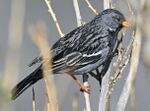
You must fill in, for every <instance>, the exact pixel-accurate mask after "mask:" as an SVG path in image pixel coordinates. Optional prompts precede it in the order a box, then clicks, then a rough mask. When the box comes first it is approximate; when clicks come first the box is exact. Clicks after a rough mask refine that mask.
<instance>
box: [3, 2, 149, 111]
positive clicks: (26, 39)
mask: <svg viewBox="0 0 150 111" xmlns="http://www.w3.org/2000/svg"><path fill="white" fill-rule="evenodd" d="M51 1H52V7H53V9H54V11H55V12H56V14H57V18H58V21H59V23H60V26H61V29H62V31H63V32H64V33H65V34H67V33H69V32H70V31H71V30H73V29H74V28H76V26H77V25H76V17H75V12H74V8H73V2H72V0H51ZM90 1H91V3H92V5H93V6H94V7H95V8H96V9H97V11H98V12H101V11H102V9H103V4H102V2H101V1H102V0H90ZM120 1H121V0H120ZM11 2H13V0H0V15H1V16H0V71H1V72H2V71H3V70H4V68H5V62H6V55H7V50H8V42H7V41H8V26H9V20H10V10H11ZM79 5H80V9H81V16H82V18H83V20H84V21H85V22H88V21H90V20H91V19H92V18H93V17H94V16H95V14H94V13H93V12H92V11H91V10H90V9H89V8H88V7H87V5H86V3H85V2H84V0H79ZM117 7H118V10H120V11H121V12H122V13H124V14H125V16H126V18H128V17H130V14H128V13H127V4H125V3H124V2H121V3H120V5H117ZM16 18H17V17H16ZM38 21H44V22H45V23H46V25H47V27H48V37H49V38H48V40H49V41H48V42H49V45H50V46H51V45H52V44H53V43H54V42H55V41H57V40H58V39H59V34H58V33H57V30H56V27H55V24H54V22H53V20H52V18H51V16H50V14H49V13H48V9H47V6H46V4H45V2H44V0H26V8H25V18H24V27H23V40H22V42H23V43H22V44H21V52H20V53H21V55H20V61H19V72H18V73H19V77H18V81H17V82H16V83H18V82H19V81H21V80H22V79H23V78H25V77H26V76H27V75H28V74H29V73H31V72H32V71H33V70H34V68H36V66H35V67H33V68H28V66H27V65H28V63H30V61H31V60H32V59H34V58H35V57H36V56H37V55H39V50H38V48H37V47H36V46H35V44H33V42H32V41H31V39H30V36H29V34H28V31H27V29H28V27H29V26H30V25H31V24H35V23H36V22H38ZM14 28H15V26H14ZM127 41H128V40H127V39H126V41H125V42H127ZM14 55H15V52H14ZM127 71H128V69H127V70H126V71H124V73H123V75H122V78H121V79H120V80H119V81H118V82H117V84H116V86H115V91H114V92H113V95H112V98H111V107H112V111H114V110H113V109H115V106H116V101H117V100H118V98H119V95H120V92H121V91H122V87H123V83H124V82H125V79H126V78H125V77H126V75H127ZM148 74H149V73H148V70H147V69H146V68H145V67H144V65H143V62H142V61H140V64H139V68H138V74H137V82H136V99H137V100H136V107H137V111H149V110H150V105H149V104H150V103H149V101H150V96H149V94H150V87H149V84H150V82H149V81H150V77H149V76H148ZM9 75H10V78H11V79H13V73H11V72H10V74H9ZM79 78H80V77H79ZM81 80H82V79H81ZM16 83H14V85H15V84H16ZM55 83H56V89H57V95H58V97H57V98H58V104H59V109H60V111H71V104H72V100H73V97H74V95H75V94H78V96H79V111H83V108H84V98H83V94H82V93H81V92H80V91H79V87H78V86H77V85H76V84H75V82H74V81H72V79H70V77H68V76H67V75H65V74H64V75H56V76H55ZM43 85H44V84H43V80H40V81H39V82H37V83H36V84H35V85H34V86H35V91H36V102H37V108H38V109H39V111H42V109H43V107H44V104H45V91H44V87H43ZM90 85H91V89H92V94H91V97H90V98H91V107H92V111H97V108H98V100H99V83H98V82H97V81H96V80H95V79H93V78H92V77H90ZM10 106H11V107H12V106H13V107H14V109H15V111H31V110H32V93H31V88H29V89H27V90H26V91H25V92H24V93H23V94H22V95H21V96H19V97H18V98H17V99H16V100H15V101H9V103H8V107H10ZM126 111H131V110H130V105H128V107H127V108H126Z"/></svg>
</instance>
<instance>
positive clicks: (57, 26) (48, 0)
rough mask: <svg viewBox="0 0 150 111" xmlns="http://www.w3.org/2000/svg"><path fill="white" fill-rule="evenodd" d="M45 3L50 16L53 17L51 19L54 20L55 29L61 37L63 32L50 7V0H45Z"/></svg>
mask: <svg viewBox="0 0 150 111" xmlns="http://www.w3.org/2000/svg"><path fill="white" fill-rule="evenodd" d="M45 3H46V5H47V7H48V11H49V13H50V14H51V16H52V18H53V20H54V22H55V25H56V28H57V30H58V33H59V35H60V36H61V37H63V36H64V34H63V32H62V31H61V28H60V25H59V23H58V21H57V18H56V15H55V13H54V11H53V9H52V6H51V1H50V0H45Z"/></svg>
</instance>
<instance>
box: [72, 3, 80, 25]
mask: <svg viewBox="0 0 150 111" xmlns="http://www.w3.org/2000/svg"><path fill="white" fill-rule="evenodd" d="M73 5H74V9H75V13H76V18H77V26H81V25H82V18H81V14H80V9H79V5H78V0H73Z"/></svg>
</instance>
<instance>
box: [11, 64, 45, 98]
mask: <svg viewBox="0 0 150 111" xmlns="http://www.w3.org/2000/svg"><path fill="white" fill-rule="evenodd" d="M42 78H43V72H42V67H41V66H39V67H38V68H37V69H36V70H35V71H33V72H32V73H31V74H30V75H29V76H27V77H26V78H25V79H23V80H22V81H21V82H20V83H18V84H17V85H16V86H15V87H14V88H13V89H12V91H11V94H12V97H11V98H12V99H13V100H15V99H16V98H17V97H18V96H19V95H20V94H22V93H23V92H24V91H25V90H26V89H27V88H29V87H30V86H31V85H33V84H34V83H36V82H37V81H38V80H40V79H42Z"/></svg>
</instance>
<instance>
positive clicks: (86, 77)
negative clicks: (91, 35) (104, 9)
mask: <svg viewBox="0 0 150 111" xmlns="http://www.w3.org/2000/svg"><path fill="white" fill-rule="evenodd" d="M73 4H74V9H75V13H76V18H77V25H78V26H81V25H82V18H81V14H80V9H79V5H78V0H73ZM83 82H84V85H85V86H88V85H89V84H88V76H87V75H86V74H84V75H83ZM84 98H85V103H86V111H91V106H90V95H89V94H87V93H85V92H84Z"/></svg>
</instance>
